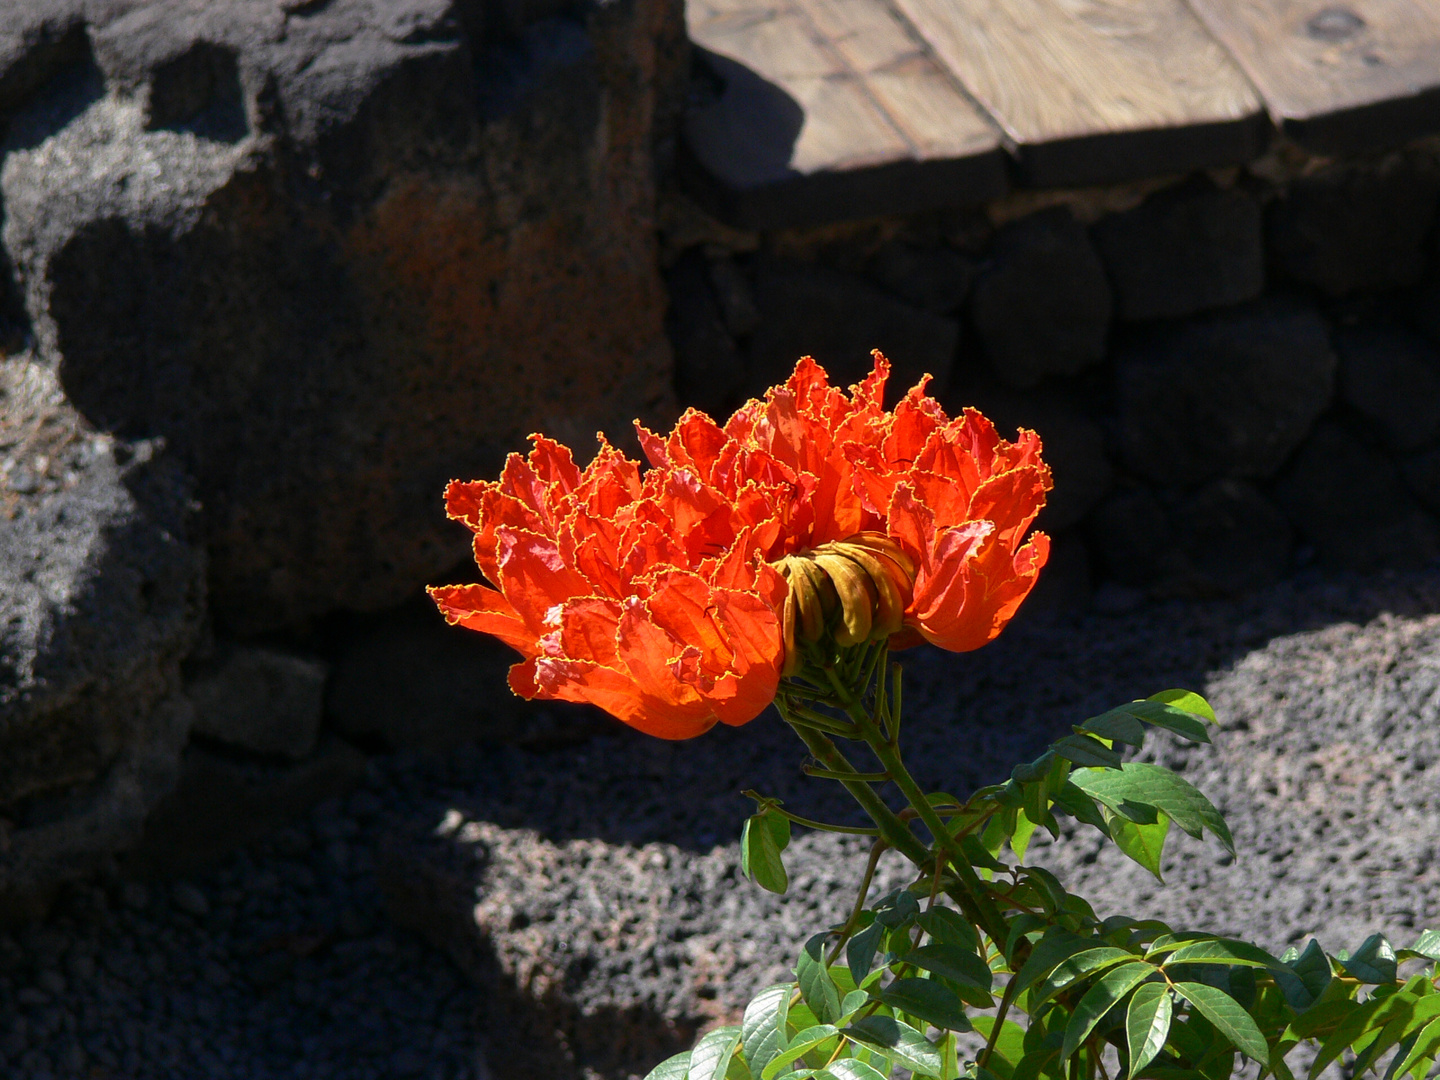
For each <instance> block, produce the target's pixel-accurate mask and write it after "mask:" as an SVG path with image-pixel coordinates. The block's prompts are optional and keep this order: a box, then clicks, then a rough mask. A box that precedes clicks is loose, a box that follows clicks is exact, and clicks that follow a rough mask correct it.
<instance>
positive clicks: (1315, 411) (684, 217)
mask: <svg viewBox="0 0 1440 1080" xmlns="http://www.w3.org/2000/svg"><path fill="white" fill-rule="evenodd" d="M1437 202H1440V148H1437V145H1436V144H1434V143H1428V144H1424V145H1416V146H1412V147H1409V148H1407V149H1405V150H1403V151H1400V152H1396V153H1391V154H1388V155H1385V156H1383V157H1377V158H1375V159H1372V160H1365V161H1344V162H1338V161H1324V160H1318V159H1313V158H1307V157H1305V156H1303V155H1301V154H1300V153H1299V152H1298V151H1296V150H1294V149H1293V148H1291V147H1288V146H1285V145H1282V146H1280V147H1278V148H1277V149H1276V150H1274V151H1272V153H1271V154H1270V155H1269V156H1268V157H1267V158H1265V159H1263V160H1262V161H1260V162H1257V163H1256V164H1254V165H1253V166H1251V167H1250V168H1248V169H1244V170H1234V169H1232V170H1225V171H1220V172H1215V173H1213V174H1199V175H1195V176H1191V177H1186V178H1168V179H1164V180H1158V181H1155V182H1153V183H1147V184H1144V185H1137V186H1132V187H1126V188H1112V189H1097V190H1088V191H1077V192H1055V193H1041V194H1027V195H1023V196H1015V197H1012V198H1010V199H1007V200H1005V201H1002V202H1000V203H996V204H994V205H991V206H988V207H985V208H984V209H982V210H977V211H957V212H954V213H939V214H928V215H923V216H918V217H914V218H909V219H904V220H881V221H871V222H862V223H858V224H853V225H846V226H835V227H830V228H826V229H813V230H805V231H791V232H780V233H772V234H764V235H758V234H747V233H741V232H737V231H735V230H731V229H727V228H725V227H724V226H722V225H720V224H719V223H717V222H713V221H708V220H707V219H705V218H704V216H703V215H702V214H700V213H699V212H698V211H696V210H695V209H694V207H692V206H688V205H686V204H677V207H676V208H674V209H673V211H672V213H671V215H670V230H669V233H668V235H667V241H668V243H667V248H666V258H667V262H668V270H667V274H668V278H667V280H668V282H669V285H670V290H671V297H672V303H671V309H670V321H669V329H670V333H671V337H672V340H673V341H674V344H675V350H676V355H677V370H676V381H677V387H678V389H679V391H680V396H681V399H682V401H683V402H684V403H686V404H695V405H697V406H699V407H701V408H704V409H706V410H708V411H712V412H715V413H719V414H724V413H725V412H726V411H727V410H728V409H730V408H731V407H733V406H734V405H735V404H736V403H737V402H738V401H739V400H740V399H742V398H743V397H745V396H747V395H750V394H754V393H758V392H760V391H762V390H763V388H764V387H765V386H767V385H770V384H771V383H773V382H774V381H776V380H778V379H780V378H782V377H783V376H784V374H785V372H786V371H787V370H788V368H789V366H790V365H791V364H792V363H793V362H794V359H795V357H796V356H798V355H799V354H801V353H807V352H808V353H812V354H813V355H815V357H816V358H817V359H819V360H820V361H821V362H822V363H824V364H826V365H827V366H828V367H829V369H830V370H831V372H832V374H833V375H834V376H836V377H837V379H841V380H844V381H846V382H850V381H853V380H854V379H855V378H856V377H857V376H858V375H859V373H860V372H861V371H863V370H866V369H868V366H869V358H868V351H869V350H870V349H871V348H875V347H878V348H880V349H882V350H883V351H884V352H885V353H886V354H887V355H888V356H889V357H890V359H891V360H892V362H893V363H894V365H895V368H896V371H897V382H898V383H899V384H903V386H908V385H910V384H911V382H913V380H914V379H915V378H916V377H917V376H918V375H919V373H921V372H930V373H931V374H933V375H934V376H935V383H934V384H933V385H934V386H935V387H936V388H937V389H938V392H939V396H940V397H941V399H942V400H944V401H945V402H946V403H947V405H949V406H951V407H952V408H958V407H959V406H961V405H967V404H974V405H978V406H980V407H981V408H982V409H984V410H985V411H986V412H987V413H988V414H990V415H992V416H993V417H994V418H995V419H996V420H997V421H998V422H1000V423H1001V424H1002V425H1005V426H1008V427H1009V428H1011V429H1012V430H1013V429H1014V428H1015V427H1016V426H1020V425H1024V426H1027V427H1033V428H1035V429H1037V430H1038V431H1039V432H1040V434H1041V436H1042V438H1043V439H1044V441H1045V445H1046V450H1047V457H1048V458H1049V460H1050V461H1051V462H1052V463H1053V465H1054V469H1055V491H1054V493H1053V496H1052V500H1051V504H1050V505H1049V506H1048V507H1047V509H1046V510H1045V512H1044V514H1043V516H1042V517H1041V527H1043V528H1046V529H1048V530H1049V531H1051V532H1052V534H1054V535H1055V536H1056V538H1057V545H1056V548H1055V553H1054V556H1053V558H1052V566H1051V568H1050V570H1049V571H1048V572H1047V575H1046V578H1047V580H1045V581H1043V582H1042V586H1041V590H1040V595H1038V596H1037V598H1036V602H1035V606H1036V607H1044V606H1047V605H1049V606H1069V605H1075V604H1078V603H1083V602H1084V600H1085V599H1086V598H1087V597H1089V595H1090V593H1091V590H1092V587H1094V586H1096V585H1099V586H1100V592H1099V600H1100V602H1101V603H1102V605H1104V604H1109V605H1118V606H1120V607H1122V608H1123V607H1125V606H1127V605H1132V604H1134V603H1136V602H1138V601H1139V600H1140V599H1142V598H1143V596H1144V595H1145V594H1146V593H1148V594H1151V595H1154V596H1214V595H1225V594H1233V593H1238V592H1244V591H1247V590H1250V589H1253V588H1256V587H1259V586H1261V585H1264V584H1266V583H1268V582H1272V581H1274V580H1276V579H1277V578H1280V577H1282V576H1285V575H1287V574H1289V573H1291V572H1293V571H1296V570H1298V569H1301V568H1303V567H1305V566H1307V565H1311V564H1316V565H1319V566H1321V567H1324V568H1327V569H1331V570H1355V571H1371V570H1378V569H1384V568H1397V569H1399V568H1414V567H1418V566H1422V565H1424V564H1426V563H1427V562H1429V561H1430V560H1432V559H1434V558H1435V556H1436V555H1437V554H1440V525H1437V521H1436V517H1435V515H1436V514H1440V245H1437V242H1436V235H1435V229H1434V224H1435V217H1436V209H1437ZM900 388H901V387H899V386H897V387H896V389H900Z"/></svg>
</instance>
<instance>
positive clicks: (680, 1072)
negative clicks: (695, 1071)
mask: <svg viewBox="0 0 1440 1080" xmlns="http://www.w3.org/2000/svg"><path fill="white" fill-rule="evenodd" d="M689 1071H690V1051H689V1050H686V1051H685V1052H684V1053H683V1054H676V1055H675V1056H674V1057H668V1058H666V1059H665V1060H664V1061H662V1062H660V1064H659V1065H656V1066H655V1067H654V1068H653V1069H651V1070H650V1071H649V1072H648V1073H646V1074H645V1080H685V1074H686V1073H687V1072H689Z"/></svg>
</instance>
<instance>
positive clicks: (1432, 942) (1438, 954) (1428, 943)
mask: <svg viewBox="0 0 1440 1080" xmlns="http://www.w3.org/2000/svg"><path fill="white" fill-rule="evenodd" d="M1408 951H1409V952H1413V953H1414V954H1415V955H1416V956H1423V957H1425V958H1426V959H1427V960H1440V930H1426V931H1425V932H1424V933H1422V934H1421V935H1420V936H1419V937H1418V938H1416V940H1415V944H1414V945H1411V946H1410V948H1409V950H1408Z"/></svg>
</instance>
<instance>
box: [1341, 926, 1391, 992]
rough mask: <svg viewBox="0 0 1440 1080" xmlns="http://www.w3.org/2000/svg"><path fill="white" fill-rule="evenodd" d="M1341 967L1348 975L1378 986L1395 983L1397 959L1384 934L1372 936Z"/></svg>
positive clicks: (1342, 961) (1343, 961) (1342, 962)
mask: <svg viewBox="0 0 1440 1080" xmlns="http://www.w3.org/2000/svg"><path fill="white" fill-rule="evenodd" d="M1340 966H1341V967H1342V968H1344V969H1345V973H1346V974H1347V975H1350V976H1352V977H1353V978H1356V979H1359V980H1360V981H1361V982H1362V983H1370V984H1372V985H1376V986H1378V985H1381V984H1383V983H1393V982H1394V981H1395V976H1396V968H1397V959H1396V956H1395V950H1394V949H1393V948H1392V947H1391V945H1390V942H1388V941H1386V940H1385V937H1384V935H1383V934H1371V935H1370V936H1369V937H1368V938H1366V939H1365V941H1364V942H1363V943H1362V944H1361V945H1360V948H1358V949H1356V950H1355V953H1354V955H1353V956H1350V957H1348V958H1347V959H1344V960H1341V961H1340Z"/></svg>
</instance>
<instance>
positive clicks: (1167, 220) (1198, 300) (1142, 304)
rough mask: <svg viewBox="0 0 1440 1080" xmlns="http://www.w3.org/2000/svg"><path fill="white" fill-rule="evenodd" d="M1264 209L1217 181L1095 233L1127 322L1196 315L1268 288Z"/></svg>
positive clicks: (1190, 187)
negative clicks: (1266, 286)
mask: <svg viewBox="0 0 1440 1080" xmlns="http://www.w3.org/2000/svg"><path fill="white" fill-rule="evenodd" d="M1262 234H1263V230H1262V228H1261V213H1260V206H1259V204H1258V203H1256V201H1255V200H1254V199H1253V198H1251V197H1250V196H1249V195H1247V194H1246V193H1245V192H1243V191H1240V190H1238V189H1235V188H1230V189H1228V190H1221V189H1219V188H1217V187H1216V186H1215V185H1214V184H1213V183H1211V182H1210V181H1209V179H1207V178H1204V177H1201V178H1198V179H1196V180H1194V181H1192V182H1189V183H1184V184H1179V185H1176V186H1175V187H1171V188H1166V189H1165V190H1163V191H1159V192H1157V193H1156V194H1154V195H1152V196H1150V197H1149V198H1148V199H1146V200H1145V201H1144V202H1143V203H1141V204H1140V205H1139V206H1137V207H1135V208H1134V209H1133V210H1127V211H1125V212H1123V213H1119V214H1111V215H1110V216H1108V217H1106V218H1103V219H1102V220H1101V221H1100V222H1098V223H1097V224H1096V225H1095V227H1094V228H1093V229H1091V231H1090V235H1091V237H1092V239H1093V240H1094V241H1095V246H1096V248H1097V249H1098V250H1099V252H1100V257H1101V259H1103V260H1104V262H1105V268H1106V269H1107V270H1108V271H1109V272H1110V280H1111V282H1113V283H1114V286H1115V300H1116V307H1117V310H1118V314H1119V316H1120V317H1121V318H1122V319H1159V318H1174V317H1177V316H1181V315H1193V314H1194V313H1196V312H1198V311H1204V310H1206V309H1208V308H1215V307H1226V306H1229V305H1231V304H1238V303H1241V302H1243V301H1245V300H1253V299H1254V298H1255V297H1257V296H1259V295H1260V291H1261V290H1262V289H1263V288H1264V287H1265V248H1264V241H1263V235H1262Z"/></svg>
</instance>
